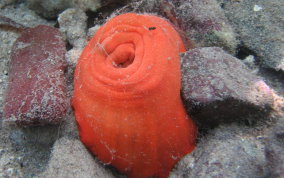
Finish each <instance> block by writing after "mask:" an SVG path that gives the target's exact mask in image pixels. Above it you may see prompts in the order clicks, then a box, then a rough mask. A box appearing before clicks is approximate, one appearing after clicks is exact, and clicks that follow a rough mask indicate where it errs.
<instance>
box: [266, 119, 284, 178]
mask: <svg viewBox="0 0 284 178" xmlns="http://www.w3.org/2000/svg"><path fill="white" fill-rule="evenodd" d="M265 156H266V159H267V167H268V168H269V172H268V175H267V176H268V177H284V118H282V119H280V120H279V121H278V123H277V125H276V126H275V127H273V129H272V133H271V135H270V137H268V138H267V139H266V142H265Z"/></svg>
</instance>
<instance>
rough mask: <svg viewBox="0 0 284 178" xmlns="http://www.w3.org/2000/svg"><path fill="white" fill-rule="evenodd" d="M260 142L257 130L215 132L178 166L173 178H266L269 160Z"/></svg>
mask: <svg viewBox="0 0 284 178" xmlns="http://www.w3.org/2000/svg"><path fill="white" fill-rule="evenodd" d="M258 138H261V135H258V132H257V131H256V130H255V131H254V130H249V129H248V128H242V127H238V126H227V127H221V128H218V129H216V130H213V131H211V132H209V133H208V135H207V136H206V137H204V138H202V139H201V141H200V143H198V144H197V147H196V149H195V150H194V151H193V152H192V153H191V154H189V155H187V156H186V157H185V158H183V159H182V160H181V161H180V162H179V163H178V164H177V166H176V169H175V170H173V171H172V173H171V175H170V178H189V177H263V176H264V175H266V167H265V166H266V160H265V153H264V145H263V144H262V141H261V139H258Z"/></svg>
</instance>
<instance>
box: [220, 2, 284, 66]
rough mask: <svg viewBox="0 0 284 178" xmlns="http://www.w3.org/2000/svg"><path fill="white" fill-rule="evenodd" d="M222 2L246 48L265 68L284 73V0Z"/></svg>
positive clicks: (227, 15)
mask: <svg viewBox="0 0 284 178" xmlns="http://www.w3.org/2000/svg"><path fill="white" fill-rule="evenodd" d="M219 1H220V2H221V3H222V7H223V9H224V12H225V15H226V17H227V18H228V19H229V21H230V23H231V24H232V26H233V27H234V28H235V31H236V32H237V34H238V36H239V38H240V40H241V42H242V45H243V46H244V47H246V48H248V49H249V50H251V51H253V52H254V53H255V54H257V57H258V60H259V61H260V62H261V63H262V64H263V66H265V67H269V68H273V69H275V70H282V71H284V43H283V36H284V31H283V28H284V26H283V24H284V20H283V14H284V1H278V0H271V1H267V0H256V1H253V0H243V1H227V0H219Z"/></svg>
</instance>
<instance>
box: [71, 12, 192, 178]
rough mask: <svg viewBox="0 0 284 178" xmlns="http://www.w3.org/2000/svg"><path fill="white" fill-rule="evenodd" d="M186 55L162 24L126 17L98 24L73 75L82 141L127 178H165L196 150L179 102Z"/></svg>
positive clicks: (131, 15) (166, 24)
mask: <svg viewBox="0 0 284 178" xmlns="http://www.w3.org/2000/svg"><path fill="white" fill-rule="evenodd" d="M184 51H185V48H184V45H183V42H182V40H181V38H180V36H179V34H178V33H177V32H176V31H175V29H174V28H173V26H172V25H171V24H170V23H169V22H168V21H167V20H165V19H162V18H160V17H157V16H154V15H147V14H143V15H142V14H134V13H127V14H123V15H119V16H116V17H114V18H112V19H110V20H109V21H108V22H107V23H106V24H104V25H103V26H102V27H101V28H100V29H99V30H98V31H97V32H96V34H95V36H94V37H93V38H92V39H91V40H90V42H89V43H88V45H87V46H86V47H85V49H84V51H83V52H82V55H81V57H80V59H79V61H78V64H77V66H76V70H75V80H74V97H73V107H74V110H75V117H76V121H77V123H78V128H79V132H80V138H81V141H82V142H83V143H84V144H85V145H86V147H87V148H88V149H89V150H90V151H91V152H92V153H93V154H95V155H96V156H97V157H98V158H99V159H100V160H101V161H102V162H103V163H105V164H111V165H113V166H114V167H116V168H117V169H118V170H119V171H120V172H123V173H125V174H127V175H128V177H149V176H156V177H166V176H168V174H169V172H170V171H171V169H172V168H173V166H174V165H175V163H176V162H177V161H179V160H180V159H181V158H182V157H183V156H184V155H186V154H187V153H190V152H191V151H192V150H193V149H194V147H195V137H196V127H195V125H194V123H193V121H192V120H191V118H190V117H189V116H187V114H186V112H185V109H184V107H183V104H182V100H181V97H180V88H181V81H180V80H181V78H180V77H181V76H180V75H181V74H180V61H179V53H181V52H184Z"/></svg>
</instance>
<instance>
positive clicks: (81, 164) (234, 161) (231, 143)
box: [0, 0, 284, 178]
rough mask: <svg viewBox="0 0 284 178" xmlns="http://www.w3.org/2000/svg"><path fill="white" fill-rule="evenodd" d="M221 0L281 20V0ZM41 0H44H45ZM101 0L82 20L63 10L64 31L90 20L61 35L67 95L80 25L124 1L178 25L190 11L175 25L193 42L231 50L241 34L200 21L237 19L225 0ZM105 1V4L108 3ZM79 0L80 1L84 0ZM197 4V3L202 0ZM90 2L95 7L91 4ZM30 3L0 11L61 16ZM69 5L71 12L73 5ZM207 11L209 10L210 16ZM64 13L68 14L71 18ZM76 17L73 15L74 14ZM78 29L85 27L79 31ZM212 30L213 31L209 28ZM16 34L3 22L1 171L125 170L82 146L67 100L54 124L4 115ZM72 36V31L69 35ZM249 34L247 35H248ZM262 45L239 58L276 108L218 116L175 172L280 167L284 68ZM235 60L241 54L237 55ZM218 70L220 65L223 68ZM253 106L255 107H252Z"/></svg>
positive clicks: (29, 20)
mask: <svg viewBox="0 0 284 178" xmlns="http://www.w3.org/2000/svg"><path fill="white" fill-rule="evenodd" d="M218 1H219V2H221V1H222V2H224V3H225V5H233V4H234V5H237V4H242V5H243V6H242V7H243V8H242V9H241V10H235V9H233V10H232V11H234V13H235V14H233V15H234V16H236V17H237V16H242V17H243V18H244V21H250V19H251V18H252V17H251V16H250V13H249V12H251V8H253V9H255V10H258V11H257V13H262V18H264V19H265V18H266V16H267V17H268V16H269V18H270V17H275V18H272V19H274V20H276V21H277V22H280V21H279V19H278V18H277V17H279V16H282V13H281V11H279V10H277V9H279V8H280V6H278V5H277V4H279V3H282V1H277V2H276V1H265V3H270V4H273V3H275V4H276V7H272V9H270V10H272V11H273V13H271V14H267V15H266V14H265V13H263V11H262V10H263V9H264V8H262V10H259V7H257V6H256V7H255V6H253V7H251V6H249V5H250V4H251V3H253V2H264V1H260V0H259V1H250V0H242V1H240V0H238V1H225V0H224V1H223V0H218ZM38 2H41V3H42V2H43V1H38ZM46 2H48V1H46ZM62 2H63V1H62ZM69 2H73V1H69ZM74 2H75V1H74ZM93 2H95V1H93ZM103 2H104V3H105V4H103V7H101V8H99V9H97V10H96V11H95V12H93V11H91V10H88V11H87V12H85V13H86V16H87V21H86V22H85V17H84V15H83V16H81V15H82V14H83V13H81V12H80V13H79V14H80V16H78V17H80V18H77V17H74V16H72V17H65V21H64V24H63V26H61V27H59V28H65V30H66V31H65V32H66V34H67V32H68V31H69V32H70V30H72V25H74V26H76V28H77V25H78V24H82V25H83V26H82V27H83V28H85V26H84V23H87V28H86V30H85V29H84V30H82V29H79V30H77V29H76V30H75V31H74V33H75V34H72V35H71V38H66V39H65V42H66V44H68V43H69V44H70V45H67V49H68V50H69V51H68V52H67V53H66V58H67V61H68V64H69V65H68V70H67V73H66V78H67V97H68V98H71V97H72V92H73V72H74V71H73V70H74V66H75V64H76V61H77V58H78V56H79V55H80V53H81V51H80V50H81V49H82V48H83V47H84V44H83V43H81V42H79V43H77V39H84V38H85V31H88V35H87V38H90V37H91V36H92V35H93V34H94V32H95V31H96V29H97V28H98V27H99V26H100V25H101V24H102V23H104V22H105V21H106V20H107V18H109V16H110V14H119V13H122V12H123V10H126V11H127V9H131V8H130V7H132V10H131V11H135V12H141V13H145V12H151V13H154V14H159V15H160V16H162V17H165V18H168V19H169V20H170V21H171V22H172V23H173V24H176V25H177V26H179V25H180V23H181V22H180V21H179V20H178V19H179V18H176V17H183V18H184V17H190V18H185V19H183V20H185V21H186V22H187V24H188V25H191V26H190V27H192V29H188V30H190V31H189V32H188V33H185V32H184V31H180V32H181V35H185V37H187V36H186V34H190V35H192V34H194V33H195V34H194V35H195V36H196V37H200V41H198V39H197V38H196V39H197V40H196V39H195V41H197V44H195V45H196V46H203V44H205V45H206V44H207V45H208V46H212V45H214V46H222V47H223V48H224V49H225V50H226V51H228V52H230V53H231V54H234V50H230V49H233V48H235V46H236V44H239V42H238V41H235V39H234V38H235V37H234V35H235V34H234V35H232V36H231V35H229V37H230V38H228V41H227V42H225V43H223V42H222V40H221V41H220V40H219V41H218V38H215V37H214V33H215V32H217V30H213V32H212V31H211V32H210V30H212V28H208V24H209V27H216V24H215V23H213V24H214V25H213V26H211V25H210V24H212V23H203V22H206V19H208V18H209V19H212V20H213V21H211V22H221V23H225V26H226V25H228V24H234V23H233V22H234V21H235V20H236V19H235V18H234V16H233V19H231V18H229V17H228V16H227V17H228V18H227V19H228V21H226V19H225V20H224V19H222V18H223V17H225V16H224V15H222V14H223V13H224V12H226V11H227V10H226V9H227V8H228V6H227V7H226V6H224V4H220V7H221V8H219V7H217V6H216V1H210V0H202V1H197V0H185V1H172V0H171V1H169V0H147V1H146V0H145V1H138V2H137V1H136V2H135V3H136V5H135V6H132V5H129V6H128V7H124V8H122V9H121V6H122V4H123V3H122V4H121V2H122V1H119V2H118V1H115V2H116V3H117V4H120V5H117V4H116V3H113V4H111V5H110V4H108V3H110V2H114V1H113V0H107V1H103ZM123 2H126V1H123ZM131 2H133V1H131ZM161 2H165V3H164V6H163V7H162V6H160V4H159V3H161ZM166 2H167V3H168V4H167V3H166ZM137 3H138V4H137ZM143 3H144V4H143ZM188 3H189V4H188ZM106 4H108V5H107V6H105V5H106ZM179 4H180V5H181V4H182V5H183V6H179ZM186 4H187V5H186ZM78 5H81V4H78ZM82 5H84V4H83V3H82ZM198 5H199V7H198ZM200 5H202V7H201V6H200ZM212 5H213V6H214V7H213V6H212ZM217 5H218V4H217ZM257 5H259V4H257ZM203 6H204V7H203ZM92 7H94V8H97V7H95V6H92ZM92 7H90V8H92ZM133 7H134V8H133ZM168 7H173V8H168ZM185 7H188V8H189V9H190V8H191V10H189V9H186V8H185ZM254 7H255V8H254ZM261 7H262V6H261ZM35 8H36V9H35V10H32V8H31V9H29V8H28V7H27V1H21V0H17V1H15V0H4V1H1V0H0V15H4V16H7V17H9V18H11V19H12V20H14V21H16V22H17V23H22V24H23V25H25V26H27V27H35V26H36V25H39V24H44V25H51V26H52V25H54V24H56V26H57V27H58V26H60V25H59V23H58V24H57V23H56V21H57V20H58V19H57V18H56V17H58V16H57V15H58V13H59V12H56V13H55V14H53V20H50V18H46V19H45V18H41V17H40V16H39V15H37V14H36V12H35V11H37V12H39V11H41V10H42V9H41V8H42V7H39V6H38V7H35ZM68 8H69V7H68ZM192 8H193V9H192ZM200 8H201V9H200ZM212 8H213V9H212ZM222 8H224V9H225V10H226V11H224V12H222V11H223V10H224V9H222ZM198 9H199V10H198ZM82 10H83V11H85V10H84V8H82ZM173 10H174V11H173ZM177 10H178V12H177ZM63 11H64V9H62V11H60V12H63ZM210 11H212V12H210ZM245 11H249V12H245ZM66 12H68V11H66ZM66 12H63V13H66ZM73 12H74V13H73ZM73 12H72V13H71V15H75V14H77V12H75V11H73ZM181 12H183V13H184V14H182V13H181ZM265 12H266V11H265ZM42 13H45V11H42ZM68 13H70V11H69V12H68ZM68 13H66V14H65V15H67V14H68ZM227 13H228V12H226V14H227ZM208 14H210V15H209V16H208ZM244 14H248V15H249V16H244ZM42 15H43V14H41V16H42ZM184 15H185V16H184ZM211 16H212V17H211ZM81 17H83V18H81ZM219 17H222V18H221V19H220V21H219V20H218V18H219ZM216 18H217V19H216ZM191 19H195V21H194V22H195V23H193V24H191V21H190V20H191ZM69 20H71V21H70V22H69ZM73 20H75V22H74V21H73ZM215 20H217V21H215ZM223 20H224V21H223ZM280 20H281V19H280ZM199 22H202V23H199ZM209 22H210V21H209ZM273 22H274V21H273ZM0 23H1V22H0ZM202 24H204V25H205V26H204V25H203V26H202ZM217 24H218V23H217ZM279 24H281V23H279ZM91 27H92V28H91ZM231 27H233V29H232V31H231V30H229V31H230V33H229V34H231V32H232V33H234V32H233V31H236V32H238V28H239V27H238V26H235V25H233V26H231ZM88 28H89V29H88ZM267 28H268V29H271V34H268V35H272V36H273V35H275V36H279V35H280V34H281V33H280V32H278V31H274V28H275V26H271V27H269V26H267ZM81 30H82V31H81ZM191 30H193V32H194V33H190V32H191ZM221 30H222V31H223V30H224V29H222V28H221ZM83 31H84V33H81V32H83ZM262 32H263V31H261V30H260V29H258V30H255V34H253V38H255V39H253V40H255V41H257V40H258V41H259V40H260V41H261V38H262V36H261V34H262ZM71 33H72V32H71ZM251 33H253V32H251ZM272 33H278V34H272ZM211 34H213V36H212V35H211ZM225 34H226V33H223V36H224V35H225ZM80 35H82V36H80ZM265 35H267V33H265ZM18 36H19V35H18V34H16V33H15V32H14V31H6V30H4V29H2V28H1V25H0V41H1V42H0V140H1V141H0V177H27V178H30V177H43V175H46V176H48V175H52V176H53V177H59V176H58V175H60V177H64V175H69V172H70V173H73V175H78V174H79V173H81V175H90V173H91V174H92V175H94V177H95V176H96V175H99V176H100V177H108V176H110V177H113V176H114V177H123V175H120V174H118V173H117V172H116V171H114V170H113V169H110V168H109V166H104V165H103V164H100V163H99V162H97V161H96V159H95V157H94V156H93V155H91V154H90V153H89V152H88V151H86V149H85V148H84V147H82V144H81V143H80V141H79V139H78V138H79V136H78V131H77V125H76V122H75V119H74V115H73V112H72V109H71V108H68V111H67V115H66V116H65V118H64V122H62V123H60V124H59V125H57V126H43V127H27V128H16V127H13V126H10V125H6V124H5V123H3V111H2V109H3V93H4V90H5V89H6V87H7V84H8V82H7V80H8V75H9V73H8V64H9V62H10V55H11V49H12V45H13V43H14V41H15V40H16V38H17V37H18ZM72 36H73V37H76V38H72ZM208 36H210V37H211V38H207V37H208ZM221 36H222V35H221ZM225 37H226V35H225ZM231 37H233V38H231ZM188 38H190V37H188ZM244 38H248V37H244ZM72 39H74V40H73V42H74V43H76V45H77V44H78V46H80V45H82V46H80V47H73V45H71V43H72ZM185 39H186V38H185ZM204 39H210V40H211V42H212V43H207V42H208V41H206V40H204ZM223 39H225V38H223ZM269 39H270V38H269ZM271 39H273V38H271ZM215 40H217V42H216V43H214V42H215ZM239 40H240V41H241V42H242V39H241V38H239ZM245 40H247V39H245ZM253 40H252V39H251V41H253ZM78 41H80V40H78ZM199 42H200V44H199ZM203 42H204V43H203ZM205 42H206V43H205ZM230 44H233V45H230ZM243 44H244V42H242V44H240V48H242V47H246V46H242V45H243ZM254 45H255V47H256V48H259V49H261V46H262V45H263V44H262V43H254ZM70 48H72V49H70ZM242 52H243V50H240V51H239V52H238V53H237V56H238V58H239V57H240V56H242V55H243V54H240V53H242ZM261 52H262V51H257V50H255V51H253V53H252V54H251V53H249V54H248V55H247V54H245V55H244V58H240V59H245V60H243V61H242V62H244V63H245V64H246V65H247V66H249V69H248V70H250V72H251V73H253V75H254V76H255V75H261V76H262V77H263V78H264V79H265V80H264V81H265V83H266V84H268V85H269V87H271V88H273V90H274V91H273V98H274V103H273V107H272V113H273V114H272V115H266V116H264V115H261V116H262V117H261V118H260V119H255V120H268V121H267V122H257V123H256V124H253V125H252V124H250V123H249V122H245V123H237V124H235V123H234V124H235V125H233V126H232V125H230V124H225V123H223V122H222V123H221V124H220V125H219V126H216V127H215V129H214V130H212V129H207V130H202V131H201V132H199V133H200V134H201V135H200V136H199V138H198V145H197V148H196V150H195V151H194V152H193V154H191V155H188V156H187V157H186V158H185V159H183V160H182V161H181V162H180V164H178V165H176V169H175V170H173V174H172V177H179V178H180V177H212V176H214V175H215V176H216V177H232V176H235V177H237V176H239V177H265V176H266V177H268V176H270V177H272V176H274V175H275V176H279V175H282V174H280V173H281V170H283V167H282V166H281V164H282V163H283V162H284V161H283V158H282V154H283V149H282V148H283V147H282V145H281V144H282V142H281V141H279V140H281V139H279V138H278V136H277V137H276V136H273V135H275V133H274V130H277V128H278V126H281V124H280V122H279V120H280V119H281V118H283V115H284V99H283V95H284V87H283V86H284V82H283V74H281V73H280V72H276V71H274V68H272V69H269V70H266V69H264V68H263V66H264V65H260V64H261V63H260V62H259V61H260V59H261V58H259V56H260V54H258V53H261ZM274 53H275V51H274V50H271V54H270V55H276V54H274ZM213 57H214V56H213ZM230 57H232V56H230ZM234 60H238V59H236V58H234ZM223 70H224V71H222V72H221V73H228V74H230V71H229V70H228V69H226V68H225V69H223ZM233 71H234V70H233ZM216 73H220V71H218V72H216ZM232 74H234V75H236V76H234V75H232V76H231V77H232V81H229V83H233V82H234V81H235V80H240V81H243V80H248V79H247V78H239V74H235V73H234V72H232ZM242 76H243V75H242ZM257 78H258V77H257ZM258 84H259V85H258V86H259V87H260V91H263V88H261V86H262V87H264V89H265V88H266V87H265V85H263V84H264V83H262V82H261V83H258ZM255 89H257V87H255ZM200 90H201V91H202V88H200ZM206 94H207V93H206ZM189 95H190V93H189ZM255 96H257V95H255ZM253 100H256V99H253ZM259 101H263V100H259ZM250 102H251V100H250ZM226 113H228V112H226ZM253 113H254V114H255V111H254V112H253ZM260 113H262V112H260ZM281 115H282V116H281ZM265 117H266V118H265ZM209 119H210V118H209ZM230 119H231V121H232V120H233V121H238V120H239V118H235V117H234V116H232V117H231V118H230ZM242 119H244V120H251V117H250V116H245V117H244V118H242ZM203 123H204V124H205V125H208V124H207V123H206V122H203ZM280 130H281V129H280ZM203 131H204V132H203ZM276 135H277V134H276ZM280 135H281V134H280ZM280 138H281V136H280ZM71 155H72V157H71ZM279 155H281V156H279ZM74 158H75V160H74ZM77 160H78V161H77ZM84 160H86V161H84ZM59 163H60V164H59ZM75 166H76V168H75ZM84 171H85V172H84ZM61 175H62V176H61ZM73 175H70V176H73ZM74 177H75V176H74ZM81 177H82V176H81Z"/></svg>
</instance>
